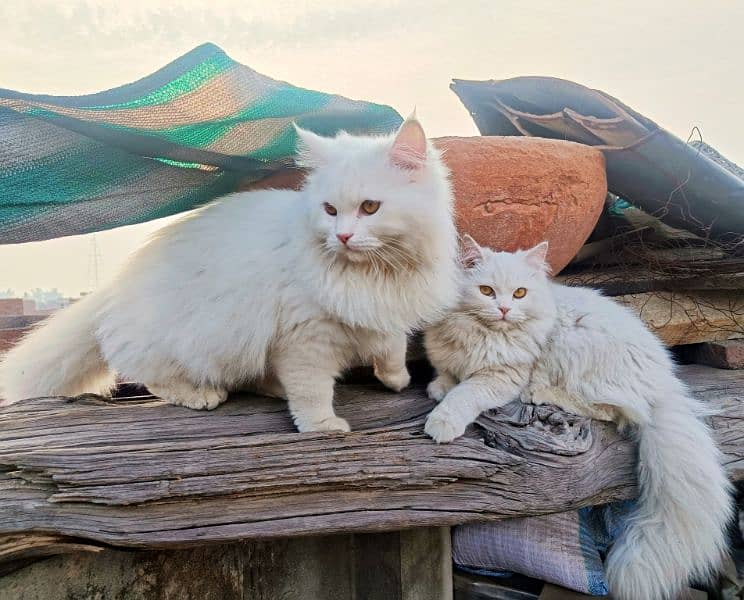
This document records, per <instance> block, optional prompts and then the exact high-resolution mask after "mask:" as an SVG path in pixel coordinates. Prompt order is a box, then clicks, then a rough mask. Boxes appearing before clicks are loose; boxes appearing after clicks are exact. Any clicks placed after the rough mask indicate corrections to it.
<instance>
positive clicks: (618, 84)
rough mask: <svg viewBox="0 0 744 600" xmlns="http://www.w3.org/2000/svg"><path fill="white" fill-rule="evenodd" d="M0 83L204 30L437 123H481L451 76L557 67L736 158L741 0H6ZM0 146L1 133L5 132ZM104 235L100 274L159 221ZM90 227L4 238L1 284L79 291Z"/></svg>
mask: <svg viewBox="0 0 744 600" xmlns="http://www.w3.org/2000/svg"><path fill="white" fill-rule="evenodd" d="M0 23H2V24H3V34H2V36H1V37H0V87H5V88H11V89H17V90H22V91H27V92H39V93H42V92H43V93H51V94H64V95H69V94H82V93H90V92H94V91H98V90H102V89H106V88H110V87H114V86H118V85H121V84H123V83H127V82H130V81H132V80H135V79H138V78H140V77H142V76H144V75H146V74H148V73H151V72H152V71H154V70H156V69H157V68H159V67H161V66H162V65H164V64H165V63H167V62H169V61H170V60H172V59H174V58H176V57H177V56H179V55H180V54H182V53H184V52H186V51H188V50H189V49H191V48H193V47H194V46H196V45H198V44H201V43H203V42H206V41H211V42H214V43H216V44H218V45H219V46H221V47H222V48H223V49H224V50H225V51H227V53H228V54H230V55H231V56H232V57H233V58H234V59H236V60H238V61H240V62H242V63H244V64H247V65H249V66H251V67H252V68H254V69H256V70H257V71H259V72H262V73H264V74H266V75H269V76H271V77H274V78H277V79H282V80H286V81H289V82H291V83H294V84H296V85H301V86H304V87H309V88H312V89H317V90H322V91H327V92H334V93H339V94H343V95H346V96H349V97H352V98H360V99H365V100H372V101H376V102H381V103H385V104H390V105H392V106H393V107H395V108H396V109H397V110H398V111H399V112H401V113H403V114H407V113H408V112H409V111H410V110H411V108H412V107H413V106H414V105H415V106H416V107H417V111H418V115H419V117H420V118H421V119H422V121H423V123H424V126H425V128H426V129H427V133H428V134H429V135H430V136H432V137H433V136H441V135H475V134H476V133H477V132H476V129H475V126H474V125H473V123H472V121H471V120H470V117H469V116H468V114H467V112H466V111H465V109H464V108H463V107H462V106H461V105H460V103H459V101H458V100H457V98H456V97H455V95H454V94H453V93H452V92H450V91H449V89H448V84H449V81H450V79H451V78H453V77H456V78H464V79H503V78H507V77H515V76H519V75H550V76H556V77H562V78H566V79H571V80H573V81H576V82H578V83H582V84H584V85H587V86H590V87H594V88H599V89H602V90H604V91H606V92H608V93H610V94H612V95H613V96H616V97H618V98H619V99H621V100H623V101H624V102H625V103H626V104H629V105H630V106H632V107H633V108H635V109H636V110H638V111H639V112H641V113H643V114H645V115H647V116H648V117H650V118H651V119H653V120H655V121H657V122H658V123H659V124H661V125H662V126H664V127H666V128H668V129H670V130H671V131H672V132H674V133H675V134H677V135H679V136H680V137H682V138H683V139H686V138H687V136H688V134H689V132H690V130H691V129H692V127H693V126H697V127H698V128H699V129H700V130H701V132H702V135H703V138H704V140H705V141H707V142H708V143H710V144H712V145H713V146H715V147H716V148H717V149H718V150H719V151H721V152H723V153H724V154H725V155H727V156H728V157H729V158H730V159H731V160H733V161H735V162H738V163H739V164H742V163H744V127H742V126H741V117H740V114H741V111H742V109H744V36H743V35H742V24H743V23H744V1H743V0H708V1H706V2H700V1H698V0H695V1H692V0H677V1H675V2H669V1H668V0H667V1H664V0H643V1H636V0H604V1H598V0H597V1H594V0H591V1H590V0H581V1H579V0H560V1H558V0H554V1H550V0H534V1H530V0H514V1H511V0H509V1H501V0H487V1H480V0H472V1H468V0H464V1H461V2H452V1H442V0H427V1H423V0H401V1H397V0H346V1H341V0H325V1H323V2H296V1H292V0H283V1H281V2H267V1H266V0H262V1H260V2H259V1H257V0H240V1H237V0H236V1H233V0H212V1H210V2H204V1H202V0H199V1H196V0H188V1H185V2H166V1H164V0H129V1H128V2H126V3H124V2H119V1H116V2H114V1H113V0H112V1H103V0H84V1H83V0H80V1H66V0H54V1H46V0H45V1H40V0H3V2H2V3H0ZM0 144H2V140H0ZM158 225H159V224H158V223H150V224H145V225H140V226H135V227H128V228H124V229H120V230H116V231H112V232H105V233H100V234H97V240H98V245H99V247H100V250H101V254H102V268H103V276H104V277H109V276H111V275H112V274H113V273H114V272H115V270H116V268H117V267H118V266H119V265H120V264H121V263H122V261H123V260H124V259H125V257H126V256H127V254H128V253H129V252H131V251H132V250H133V249H134V248H136V247H137V246H138V245H140V244H141V243H142V241H143V239H144V238H145V237H146V236H147V235H148V234H149V233H150V232H152V231H153V230H154V229H155V228H157V227H158ZM89 250H90V238H89V237H87V236H79V237H72V238H65V239H61V240H53V241H49V242H39V243H33V244H23V245H16V246H0V290H2V289H5V288H7V287H11V288H13V289H15V290H16V291H24V290H27V289H30V288H33V287H55V286H56V287H58V288H60V290H62V291H63V292H64V293H67V294H75V295H77V294H78V293H79V292H80V291H83V290H86V289H88V286H89V274H88V255H89Z"/></svg>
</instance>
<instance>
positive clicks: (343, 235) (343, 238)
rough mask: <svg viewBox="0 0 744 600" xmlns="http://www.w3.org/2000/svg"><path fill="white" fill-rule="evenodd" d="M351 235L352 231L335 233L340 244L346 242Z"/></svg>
mask: <svg viewBox="0 0 744 600" xmlns="http://www.w3.org/2000/svg"><path fill="white" fill-rule="evenodd" d="M353 235H354V234H353V233H337V234H336V237H337V238H338V241H339V242H341V243H342V244H346V243H347V242H348V241H349V240H350V239H351V236H353Z"/></svg>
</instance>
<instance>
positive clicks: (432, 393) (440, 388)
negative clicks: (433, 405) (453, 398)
mask: <svg viewBox="0 0 744 600" xmlns="http://www.w3.org/2000/svg"><path fill="white" fill-rule="evenodd" d="M453 387H454V386H453V385H450V383H449V381H448V380H447V379H445V378H443V377H441V376H440V377H437V378H436V379H434V380H432V381H431V382H429V385H427V386H426V395H427V396H429V398H431V399H432V400H434V402H441V401H442V400H444V397H445V396H446V395H447V394H448V393H449V391H450V390H451V389H452V388H453Z"/></svg>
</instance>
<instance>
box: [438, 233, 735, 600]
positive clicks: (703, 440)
mask: <svg viewBox="0 0 744 600" xmlns="http://www.w3.org/2000/svg"><path fill="white" fill-rule="evenodd" d="M546 251H547V244H541V245H540V246H537V247H536V248H533V249H531V250H528V251H521V252H517V253H505V252H493V251H491V250H489V249H487V248H480V247H479V246H478V245H477V244H476V243H475V242H474V241H473V240H472V239H469V240H467V244H466V251H465V261H466V264H467V268H466V269H465V270H464V271H463V273H462V278H461V284H460V300H459V305H458V307H457V308H456V309H455V310H454V311H453V312H452V314H450V315H448V316H447V317H445V318H444V319H443V320H442V321H441V322H440V323H438V324H436V325H434V326H432V327H430V328H428V329H427V331H426V335H425V344H426V349H427V352H428V355H429V357H430V359H431V361H432V363H433V365H434V367H435V368H436V370H437V377H436V379H435V380H434V381H432V382H431V384H430V385H429V388H428V392H429V395H430V396H431V397H432V398H433V399H435V400H437V401H439V405H438V406H437V407H436V408H435V409H434V410H433V411H432V413H431V414H430V415H429V418H428V419H427V422H426V431H427V433H429V435H431V436H432V437H433V438H434V439H435V440H437V441H438V442H448V441H451V440H452V439H454V438H455V437H457V436H459V435H462V434H463V433H464V431H465V428H466V427H467V425H468V424H470V423H471V422H473V421H474V420H475V418H476V417H477V416H478V415H479V414H480V413H481V412H482V411H484V410H488V409H491V408H498V407H500V406H503V405H504V404H506V403H508V402H511V401H512V400H515V399H517V398H520V397H521V398H522V400H523V401H526V402H532V403H536V404H542V403H550V404H555V405H558V406H560V407H563V408H564V409H566V410H568V411H571V412H574V413H577V414H581V415H587V416H590V417H593V418H598V419H606V420H614V421H617V422H619V423H621V424H629V425H631V426H632V427H633V428H634V429H635V430H636V431H637V433H638V439H639V468H638V474H639V481H640V485H641V498H640V500H639V506H638V509H637V511H636V513H635V514H634V515H633V516H632V518H631V519H630V521H629V523H628V526H627V528H626V530H625V532H624V533H623V535H622V537H621V539H620V540H619V541H618V542H616V543H615V545H614V546H613V548H612V550H611V552H610V554H609V556H608V559H607V565H606V568H607V575H608V580H609V582H610V590H611V592H612V594H613V597H615V598H618V599H619V600H665V599H668V598H672V597H675V595H676V593H677V592H678V591H679V589H680V587H681V586H682V585H683V584H684V583H686V582H687V580H688V579H689V578H690V577H697V578H703V577H706V576H708V575H710V573H711V572H712V571H713V570H714V569H715V568H716V566H717V564H718V562H719V560H720V557H721V556H722V554H723V552H724V551H725V547H726V525H727V522H728V520H729V518H730V516H731V506H730V496H729V484H728V480H727V477H726V474H725V472H724V470H723V468H722V467H721V462H720V456H719V453H718V450H717V449H716V446H715V444H714V442H713V439H712V437H711V434H710V432H709V431H708V428H707V426H706V424H705V422H704V421H703V420H702V418H701V416H702V415H703V414H704V410H703V407H701V406H700V404H699V403H698V402H697V401H696V400H695V399H694V398H692V397H691V396H690V394H689V393H688V392H687V390H686V389H685V386H684V385H683V384H682V382H680V381H679V379H678V378H677V377H676V376H675V375H674V369H673V365H672V362H671V360H670V358H669V356H668V355H667V352H666V350H665V348H664V347H663V346H662V344H661V343H660V342H659V340H658V339H657V338H656V337H655V336H654V335H653V334H651V333H650V332H649V331H648V330H647V329H646V327H645V326H644V325H643V323H642V322H641V321H640V320H639V319H638V318H637V317H636V316H635V315H634V314H632V313H631V312H630V311H629V310H627V309H626V308H624V307H622V306H620V305H618V304H616V303H614V302H613V301H612V300H610V299H608V298H604V297H602V296H601V295H600V294H599V293H597V292H595V291H593V290H589V289H580V288H569V287H565V286H560V285H556V284H554V283H551V282H550V281H549V280H548V278H547V276H546V271H547V267H546V264H545V260H544V259H545V253H546Z"/></svg>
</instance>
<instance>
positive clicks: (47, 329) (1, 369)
mask: <svg viewBox="0 0 744 600" xmlns="http://www.w3.org/2000/svg"><path fill="white" fill-rule="evenodd" d="M98 303H99V301H98V298H97V297H96V296H95V294H94V295H92V296H88V297H86V298H83V299H82V300H79V301H78V302H76V303H75V304H73V305H71V306H68V307H67V308H65V309H64V310H61V311H59V312H58V313H55V314H54V315H52V316H51V317H50V318H49V319H46V320H45V321H44V322H43V323H42V324H41V326H40V327H37V328H36V329H34V330H33V331H32V332H31V333H30V334H29V335H27V336H26V337H25V338H24V339H23V340H22V341H21V342H20V343H19V344H18V345H16V346H15V347H13V348H11V349H10V350H9V351H8V352H7V353H6V354H5V356H3V357H0V406H2V405H4V404H12V403H14V402H18V401H19V400H23V399H25V398H38V397H41V396H75V395H78V394H82V393H84V392H92V393H104V394H105V393H107V392H108V391H109V390H110V389H111V387H113V384H114V375H113V373H111V372H110V370H109V368H108V366H107V365H106V363H105V361H104V360H103V358H102V357H101V354H100V351H99V348H98V343H97V342H96V338H95V321H96V315H97V312H98V311H97V308H98Z"/></svg>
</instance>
